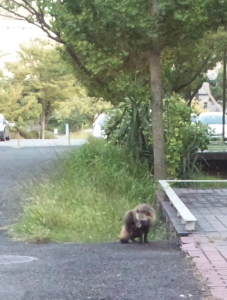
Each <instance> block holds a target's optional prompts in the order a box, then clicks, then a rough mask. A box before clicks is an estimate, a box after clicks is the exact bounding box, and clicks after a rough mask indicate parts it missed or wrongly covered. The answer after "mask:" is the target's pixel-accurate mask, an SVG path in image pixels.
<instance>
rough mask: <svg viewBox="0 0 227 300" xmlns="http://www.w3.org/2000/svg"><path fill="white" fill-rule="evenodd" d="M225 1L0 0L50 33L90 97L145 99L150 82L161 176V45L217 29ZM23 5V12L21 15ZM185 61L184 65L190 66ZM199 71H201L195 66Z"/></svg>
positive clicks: (157, 173) (187, 42) (189, 41)
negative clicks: (61, 45) (60, 44)
mask: <svg viewBox="0 0 227 300" xmlns="http://www.w3.org/2000/svg"><path fill="white" fill-rule="evenodd" d="M223 2H225V1H218V0H184V1H182V0H176V1H169V0H159V1H158V0H152V1H147V0H124V1H122V0H117V1H112V0H95V1H88V0H78V1H75V0H63V1H62V0H45V1H38V0H37V1H32V0H20V1H19V0H18V1H17V0H14V1H13V2H12V1H10V0H3V1H1V4H0V7H2V8H3V9H5V10H6V11H8V12H9V13H11V14H14V16H15V15H16V16H17V17H19V18H22V19H26V20H27V21H28V22H30V23H33V24H35V25H36V26H38V27H40V28H42V29H43V30H44V31H45V32H46V33H47V34H48V36H49V37H51V38H53V39H55V40H56V41H58V42H60V43H62V44H64V51H62V52H64V53H63V54H64V56H65V58H66V59H69V60H70V61H72V62H73V64H74V71H75V74H76V76H77V77H78V78H80V79H81V80H82V82H83V84H84V85H85V86H86V87H87V88H88V91H89V93H91V95H93V96H99V97H103V98H104V99H106V100H111V101H112V102H113V103H118V102H119V101H121V99H122V98H124V97H126V96H129V97H134V98H145V99H147V101H149V100H150V98H151V97H150V93H149V89H150V86H151V90H152V103H151V104H152V122H153V126H152V130H153V141H154V169H155V177H156V178H157V179H158V178H164V177H165V153H164V129H163V102H162V100H163V96H164V88H163V86H164V81H163V78H162V74H163V73H162V72H161V68H162V56H163V54H164V51H165V50H166V49H171V51H173V50H174V49H178V48H179V47H180V48H181V51H182V49H183V45H184V50H187V46H186V45H191V44H194V45H196V44H195V41H199V40H200V39H202V38H203V37H204V34H205V33H207V32H211V31H212V30H214V31H215V32H216V31H217V29H218V27H219V26H223V22H224V21H223V20H224V19H225V16H224V13H223V11H224V10H223V9H224V8H225V6H226V4H225V3H223ZM21 7H23V11H25V14H24V15H21V14H20V13H19V10H18V8H21ZM214 8H215V10H217V11H219V12H220V16H221V18H220V17H219V15H218V14H216V13H215V14H214V15H215V22H214V23H213V22H212V20H213V16H212V13H213V9H214ZM225 11H226V10H225ZM189 51H191V47H189ZM188 53H189V52H188ZM183 57H184V59H185V58H186V57H189V55H182V58H183ZM207 58H208V56H207V55H204V57H201V59H200V63H199V67H198V69H199V70H201V66H202V64H203V63H204V62H205V61H206V60H207ZM182 63H183V64H184V61H183V62H182ZM176 65H177V64H176ZM188 65H190V62H189V64H188ZM185 67H186V70H187V64H186V65H185ZM201 72H202V71H201ZM179 74H180V73H179ZM197 74H199V75H201V74H200V72H198V70H197ZM184 75H185V73H184ZM184 77H186V79H184V80H183V78H184ZM193 77H194V76H193V75H192V76H190V78H191V79H190V78H188V77H187V76H183V75H182V76H181V77H180V78H181V82H180V86H184V85H185V83H188V84H191V82H192V81H193ZM189 79H190V80H189ZM175 83H176V82H175ZM170 86H171V85H170ZM173 86H175V84H174V85H173ZM176 88H178V89H179V87H176Z"/></svg>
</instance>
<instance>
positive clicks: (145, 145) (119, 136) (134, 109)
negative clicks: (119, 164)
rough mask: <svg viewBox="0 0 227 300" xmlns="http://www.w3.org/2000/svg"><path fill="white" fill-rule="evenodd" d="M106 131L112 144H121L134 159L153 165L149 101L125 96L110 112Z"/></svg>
mask: <svg viewBox="0 0 227 300" xmlns="http://www.w3.org/2000/svg"><path fill="white" fill-rule="evenodd" d="M106 133H107V136H108V138H109V140H110V141H112V142H113V143H114V144H118V145H123V146H125V147H126V148H127V149H129V150H130V151H131V153H132V154H133V156H134V158H135V159H136V160H139V159H141V160H143V159H144V158H145V161H148V163H149V165H150V166H151V165H153V148H152V135H151V113H150V107H149V103H146V102H145V101H141V102H139V101H136V100H135V99H134V98H126V99H124V101H123V102H122V103H121V104H120V106H119V108H118V109H116V110H114V111H113V112H112V114H111V113H110V120H109V122H108V123H107V127H106Z"/></svg>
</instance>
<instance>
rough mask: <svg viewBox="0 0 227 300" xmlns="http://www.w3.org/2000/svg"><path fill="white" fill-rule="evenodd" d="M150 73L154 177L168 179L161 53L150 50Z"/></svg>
mask: <svg viewBox="0 0 227 300" xmlns="http://www.w3.org/2000/svg"><path fill="white" fill-rule="evenodd" d="M150 74H151V92H152V103H151V107H152V133H153V151H154V178H155V180H156V181H157V180H159V179H166V158H165V141H164V125H163V95H164V93H163V88H162V80H161V71H160V53H159V52H158V51H157V49H151V51H150Z"/></svg>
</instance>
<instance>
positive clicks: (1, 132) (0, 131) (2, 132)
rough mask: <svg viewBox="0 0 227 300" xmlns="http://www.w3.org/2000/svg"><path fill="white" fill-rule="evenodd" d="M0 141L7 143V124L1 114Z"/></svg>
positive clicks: (8, 138)
mask: <svg viewBox="0 0 227 300" xmlns="http://www.w3.org/2000/svg"><path fill="white" fill-rule="evenodd" d="M0 140H1V141H5V140H7V141H9V140H10V137H9V122H8V121H7V120H6V119H5V117H4V116H3V114H0Z"/></svg>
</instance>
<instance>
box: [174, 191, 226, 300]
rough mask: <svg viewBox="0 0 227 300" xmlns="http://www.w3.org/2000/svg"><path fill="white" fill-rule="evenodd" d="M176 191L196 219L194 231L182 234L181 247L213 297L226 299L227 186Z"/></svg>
mask: <svg viewBox="0 0 227 300" xmlns="http://www.w3.org/2000/svg"><path fill="white" fill-rule="evenodd" d="M175 192H176V194H177V195H178V196H179V197H180V199H181V200H182V201H183V202H184V203H185V205H186V206H187V207H188V208H189V210H190V211H191V212H192V213H193V214H194V216H195V217H196V218H197V220H198V221H197V225H196V230H195V232H194V233H193V234H190V235H189V236H181V238H180V239H181V244H182V250H183V251H184V252H185V253H186V254H187V255H188V256H189V257H190V258H191V259H192V261H193V262H194V264H195V266H196V268H197V269H198V271H199V273H200V274H201V276H202V278H203V279H204V280H205V281H206V282H207V286H208V287H209V289H210V291H211V293H212V295H213V296H214V297H215V299H223V300H227V189H212V190H211V189H210V190H196V189H194V190H193V189H175Z"/></svg>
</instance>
